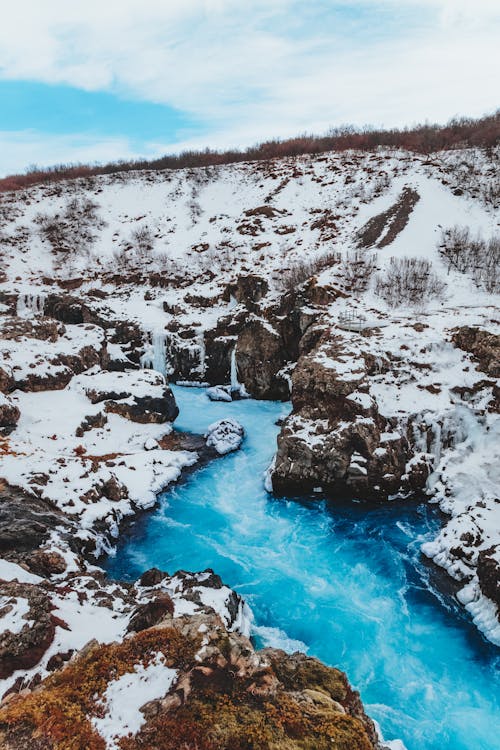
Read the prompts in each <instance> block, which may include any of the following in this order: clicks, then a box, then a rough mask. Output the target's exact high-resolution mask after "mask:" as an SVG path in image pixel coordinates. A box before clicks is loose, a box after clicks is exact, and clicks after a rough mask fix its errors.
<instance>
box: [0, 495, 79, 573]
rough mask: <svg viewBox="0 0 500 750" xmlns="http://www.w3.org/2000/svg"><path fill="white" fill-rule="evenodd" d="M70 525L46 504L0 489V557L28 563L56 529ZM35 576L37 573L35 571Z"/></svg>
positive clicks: (63, 515)
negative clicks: (30, 556)
mask: <svg viewBox="0 0 500 750" xmlns="http://www.w3.org/2000/svg"><path fill="white" fill-rule="evenodd" d="M65 527H66V528H68V531H69V530H70V529H72V524H71V522H70V521H69V519H68V518H67V516H65V514H64V513H61V512H60V511H58V510H57V509H56V508H54V507H52V506H51V505H50V504H49V503H47V502H46V501H44V500H42V499H40V498H38V497H36V496H34V495H29V494H27V493H25V492H22V491H21V490H19V489H17V488H15V487H10V486H9V485H7V484H5V483H3V484H1V485H0V554H1V555H2V557H5V558H7V559H9V560H13V561H16V562H27V566H28V567H30V568H31V564H30V562H29V559H30V558H29V555H30V553H31V552H33V551H34V550H37V549H38V548H39V547H40V546H41V545H42V544H43V543H44V542H45V541H47V539H48V538H49V537H50V535H51V533H52V532H53V531H55V529H59V530H61V529H64V528H65ZM34 572H37V571H36V570H35V569H34Z"/></svg>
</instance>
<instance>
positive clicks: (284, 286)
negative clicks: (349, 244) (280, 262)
mask: <svg viewBox="0 0 500 750" xmlns="http://www.w3.org/2000/svg"><path fill="white" fill-rule="evenodd" d="M339 261H340V256H339V254H338V253H333V252H330V253H324V254H323V255H321V256H320V257H318V258H313V259H311V260H303V261H298V262H297V263H295V264H294V265H293V266H291V267H290V268H288V269H286V270H285V271H283V273H282V274H281V275H280V277H279V279H278V280H277V284H278V288H279V289H280V291H282V292H291V291H294V290H295V289H297V287H299V286H300V285H301V284H303V283H304V282H305V281H307V280H308V279H310V278H311V276H316V275H317V274H318V273H321V271H324V269H325V268H329V267H330V266H333V265H335V264H337V263H339Z"/></svg>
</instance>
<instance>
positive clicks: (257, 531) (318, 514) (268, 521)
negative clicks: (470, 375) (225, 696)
mask: <svg viewBox="0 0 500 750" xmlns="http://www.w3.org/2000/svg"><path fill="white" fill-rule="evenodd" d="M175 395H176V398H177V402H178V404H179V407H180V416H179V418H178V420H177V422H176V429H179V430H190V431H193V432H202V431H203V430H204V429H205V428H206V427H207V426H208V425H209V424H210V423H211V422H213V421H214V420H216V419H220V418H222V417H223V416H228V415H230V416H233V417H235V418H236V419H238V420H239V421H240V422H241V423H242V424H243V426H244V427H245V430H246V438H245V443H244V447H243V448H242V450H241V451H240V452H238V453H235V454H232V455H229V456H227V457H225V458H223V459H219V460H218V461H215V462H213V463H211V464H210V465H209V466H207V467H205V468H203V469H200V470H198V471H197V472H196V473H194V474H192V475H191V476H190V477H189V478H188V479H187V480H186V481H185V482H184V483H183V484H181V485H179V486H177V487H175V488H174V489H173V490H171V491H170V492H168V493H165V494H164V495H162V497H161V502H160V507H159V509H158V510H157V511H155V512H154V513H152V514H150V515H148V516H144V517H143V518H142V519H140V520H138V521H137V522H136V523H135V524H134V526H133V527H132V528H131V530H130V532H128V533H126V534H124V536H123V537H122V538H121V541H120V545H119V547H118V550H117V554H116V556H115V557H113V558H109V559H108V561H107V563H106V567H107V569H108V571H109V573H110V574H111V575H112V576H114V577H116V578H125V579H131V578H136V577H137V576H138V575H139V574H140V573H141V572H142V571H144V570H146V569H147V568H150V567H152V566H157V567H160V568H162V569H164V570H167V571H169V572H171V573H173V572H174V571H176V570H178V569H181V568H182V569H185V570H192V571H196V570H203V569H204V568H206V567H211V568H213V569H214V570H215V571H216V572H217V573H219V574H220V575H221V577H222V578H223V579H224V581H225V582H226V583H227V584H229V585H230V586H232V587H233V588H235V589H236V590H237V591H238V592H239V593H241V594H242V595H243V596H244V597H245V598H246V600H247V601H248V603H249V604H250V606H251V607H252V610H253V612H254V615H255V621H256V630H255V638H256V640H257V642H258V644H259V645H263V644H266V645H268V644H269V645H276V646H281V647H286V648H289V649H292V650H295V649H297V648H300V649H307V651H308V653H309V654H311V655H314V656H317V657H319V658H320V659H322V660H323V661H325V662H327V663H328V664H331V665H334V666H338V667H340V668H341V669H343V670H345V671H346V672H347V674H348V676H349V679H350V681H351V682H352V684H353V685H354V686H355V687H356V688H357V689H358V690H360V692H361V697H362V699H363V701H364V703H365V705H366V707H367V709H368V712H369V713H370V714H371V716H372V717H373V718H375V719H376V720H377V721H378V722H379V723H380V725H381V727H382V731H383V733H384V736H385V737H386V739H391V738H401V739H402V740H403V742H404V743H405V745H406V747H407V748H408V750H498V748H500V722H499V718H500V711H499V708H500V705H499V704H500V690H499V687H500V672H499V667H500V656H499V651H498V649H496V648H495V647H494V646H491V645H489V644H488V643H486V642H485V641H484V640H483V638H482V637H481V636H480V635H479V634H478V633H477V632H476V630H475V628H474V627H473V626H472V625H471V623H469V621H468V619H467V617H466V616H465V615H464V614H463V612H462V611H461V610H460V609H458V608H457V607H456V606H455V605H454V603H453V598H452V597H451V595H450V596H447V595H446V594H444V593H437V592H439V591H441V592H442V583H443V582H442V581H440V582H439V583H440V586H437V585H436V584H437V581H436V580H434V578H433V577H434V576H435V572H434V571H433V570H432V569H431V568H429V567H428V566H427V565H426V564H425V563H424V561H423V560H422V558H421V556H420V553H419V548H420V545H421V544H422V542H423V541H424V540H425V539H428V538H432V536H433V535H435V534H436V531H437V529H438V528H439V524H440V521H439V518H438V517H437V514H436V511H435V510H434V511H433V510H431V509H429V508H428V507H427V506H425V505H416V504H412V505H403V504H391V505H388V506H385V507H382V508H370V507H369V506H366V505H365V504H362V503H359V504H352V503H351V504H340V503H339V504H330V505H328V504H327V503H326V502H325V501H323V500H321V499H315V500H311V499H304V500H303V501H301V502H297V501H296V500H295V501H291V500H281V499H280V500H277V499H275V498H273V497H271V496H269V495H268V494H267V493H266V492H265V490H264V486H263V472H264V470H265V469H266V467H267V466H268V464H269V462H270V459H271V457H272V455H273V452H274V450H275V441H276V435H277V433H278V429H279V428H278V427H276V425H275V421H276V419H278V417H280V416H281V415H284V414H285V413H286V411H287V407H286V405H283V404H278V403H269V402H257V401H250V400H249V401H239V402H233V403H232V404H222V403H212V402H210V401H209V400H208V399H207V397H206V395H205V393H204V391H203V390H199V389H189V388H175Z"/></svg>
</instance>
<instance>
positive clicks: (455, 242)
mask: <svg viewBox="0 0 500 750" xmlns="http://www.w3.org/2000/svg"><path fill="white" fill-rule="evenodd" d="M439 249H440V252H441V255H442V257H443V258H444V259H445V261H446V262H447V264H448V270H450V269H453V270H455V271H459V272H460V273H466V274H469V275H470V276H472V278H473V280H474V283H475V285H476V286H477V287H478V289H483V290H484V291H485V292H488V293H490V294H493V293H496V292H500V235H495V236H493V237H491V238H490V239H489V240H485V239H483V237H481V236H480V235H473V234H472V233H471V231H470V229H469V228H468V227H459V226H454V227H452V228H451V229H445V230H443V233H442V236H441V242H440V245H439Z"/></svg>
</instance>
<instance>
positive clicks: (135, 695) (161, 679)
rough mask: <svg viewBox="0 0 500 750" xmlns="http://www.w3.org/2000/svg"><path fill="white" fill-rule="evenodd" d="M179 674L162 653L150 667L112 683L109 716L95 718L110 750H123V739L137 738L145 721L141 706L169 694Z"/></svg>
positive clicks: (104, 703) (106, 696)
mask: <svg viewBox="0 0 500 750" xmlns="http://www.w3.org/2000/svg"><path fill="white" fill-rule="evenodd" d="M177 675H178V672H177V671H176V670H175V669H169V668H168V667H166V666H165V657H164V656H163V654H162V653H161V652H158V654H157V655H156V657H155V658H154V659H153V661H151V662H150V664H148V665H147V666H144V665H143V664H137V665H136V666H135V667H134V671H133V672H127V673H126V674H124V675H122V676H121V677H119V678H118V679H117V680H114V681H113V682H110V683H108V686H107V688H106V692H105V693H104V695H103V698H102V701H101V706H102V707H103V708H104V710H105V714H104V716H102V717H99V718H93V719H92V724H93V725H94V727H95V729H96V730H97V731H98V732H99V734H100V735H101V737H102V738H103V739H104V741H105V742H106V748H107V750H119V739H120V738H121V737H126V736H127V735H135V734H137V732H139V730H140V728H141V727H142V725H143V724H144V722H145V718H144V714H142V713H141V711H140V709H141V706H144V705H145V704H146V703H149V702H150V701H152V700H155V699H157V698H161V697H163V696H164V695H166V694H167V693H168V691H169V690H170V688H171V687H172V685H173V684H174V682H175V680H176V678H177Z"/></svg>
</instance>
